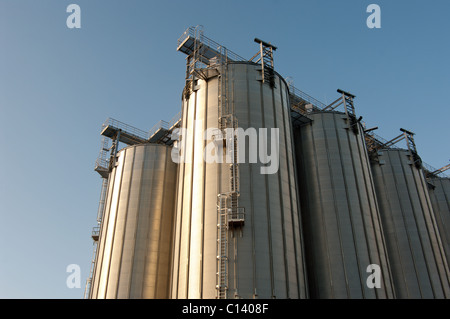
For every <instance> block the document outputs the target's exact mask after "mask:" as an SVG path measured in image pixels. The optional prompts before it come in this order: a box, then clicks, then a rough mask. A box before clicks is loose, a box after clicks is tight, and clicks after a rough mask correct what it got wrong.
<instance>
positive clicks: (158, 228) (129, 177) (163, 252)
mask: <svg viewBox="0 0 450 319" xmlns="http://www.w3.org/2000/svg"><path fill="white" fill-rule="evenodd" d="M170 151H171V147H168V146H165V145H156V144H142V145H137V146H131V147H127V148H125V149H123V150H121V151H120V152H119V153H118V161H117V165H116V167H114V168H113V170H112V172H111V173H110V174H111V175H110V179H109V185H108V194H107V199H106V207H105V213H104V216H103V223H102V228H101V231H100V241H99V249H98V255H97V262H96V269H95V273H94V277H93V283H92V290H91V296H90V297H91V298H139V299H140V298H151V299H157V298H169V287H170V284H169V280H170V273H169V272H170V260H171V244H172V236H173V211H174V201H175V189H176V187H175V183H176V170H177V166H176V164H175V163H174V162H173V161H172V160H171V156H170Z"/></svg>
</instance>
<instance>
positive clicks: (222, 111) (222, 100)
mask: <svg viewBox="0 0 450 319" xmlns="http://www.w3.org/2000/svg"><path fill="white" fill-rule="evenodd" d="M219 50H220V51H219V52H220V54H219V56H218V57H217V58H218V62H219V63H218V64H219V68H220V72H219V78H218V79H219V83H218V107H219V109H218V115H219V119H218V122H219V123H218V125H219V129H220V130H221V132H222V138H223V141H224V143H222V145H223V147H226V151H227V153H225V154H226V158H227V160H231V163H230V164H229V165H230V166H229V182H228V189H227V190H222V189H221V186H219V187H220V188H219V194H218V195H217V198H218V199H217V201H218V202H217V220H218V223H217V279H216V290H217V293H216V298H218V299H226V298H227V292H228V230H229V229H230V228H236V227H240V226H242V225H243V221H244V218H243V208H239V202H238V198H239V164H238V160H237V158H238V141H237V136H236V135H235V130H236V129H237V127H238V123H237V119H236V117H235V116H234V110H232V109H231V107H230V103H229V101H228V96H227V94H228V91H229V88H228V87H229V84H228V77H227V73H228V71H227V68H228V60H227V51H226V48H223V47H221V48H220V49H219Z"/></svg>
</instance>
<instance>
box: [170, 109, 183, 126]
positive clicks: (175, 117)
mask: <svg viewBox="0 0 450 319" xmlns="http://www.w3.org/2000/svg"><path fill="white" fill-rule="evenodd" d="M181 114H182V111H180V112H178V113H177V114H175V116H174V117H172V119H171V120H170V121H169V129H170V128H172V127H173V126H174V125H175V124H176V123H177V122H179V121H180V120H181Z"/></svg>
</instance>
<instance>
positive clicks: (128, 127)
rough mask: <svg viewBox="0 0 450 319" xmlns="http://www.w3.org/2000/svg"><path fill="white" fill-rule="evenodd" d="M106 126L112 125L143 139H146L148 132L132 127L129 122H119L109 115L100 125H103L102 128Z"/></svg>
mask: <svg viewBox="0 0 450 319" xmlns="http://www.w3.org/2000/svg"><path fill="white" fill-rule="evenodd" d="M107 126H112V127H114V128H117V129H121V130H123V131H126V132H127V133H129V134H132V135H135V136H137V137H139V138H141V139H145V140H147V139H148V133H147V132H145V131H143V130H140V129H138V128H136V127H134V126H131V125H129V124H126V123H124V122H121V121H118V120H116V119H113V118H110V117H109V118H108V119H106V121H105V123H103V125H102V127H104V128H105V127H107Z"/></svg>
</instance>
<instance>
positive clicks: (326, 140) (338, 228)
mask: <svg viewBox="0 0 450 319" xmlns="http://www.w3.org/2000/svg"><path fill="white" fill-rule="evenodd" d="M324 114H325V113H321V114H320V115H321V117H322V130H323V132H324V140H325V147H326V149H327V152H326V153H327V162H328V167H329V168H330V183H331V189H332V194H333V206H334V210H335V217H336V220H337V225H336V228H337V231H338V237H339V247H340V251H341V260H342V268H343V270H344V277H345V283H346V288H347V289H346V291H347V298H348V297H349V287H348V277H347V269H346V268H345V255H344V251H343V248H342V236H341V229H340V225H341V222H340V218H339V211H338V209H337V206H336V192H335V191H336V187H335V183H334V178H333V167H332V163H331V160H330V150H329V148H328V145H329V143H328V136H327V129H326V128H325V126H324V121H323V118H324ZM331 269H332V268H331Z"/></svg>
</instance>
